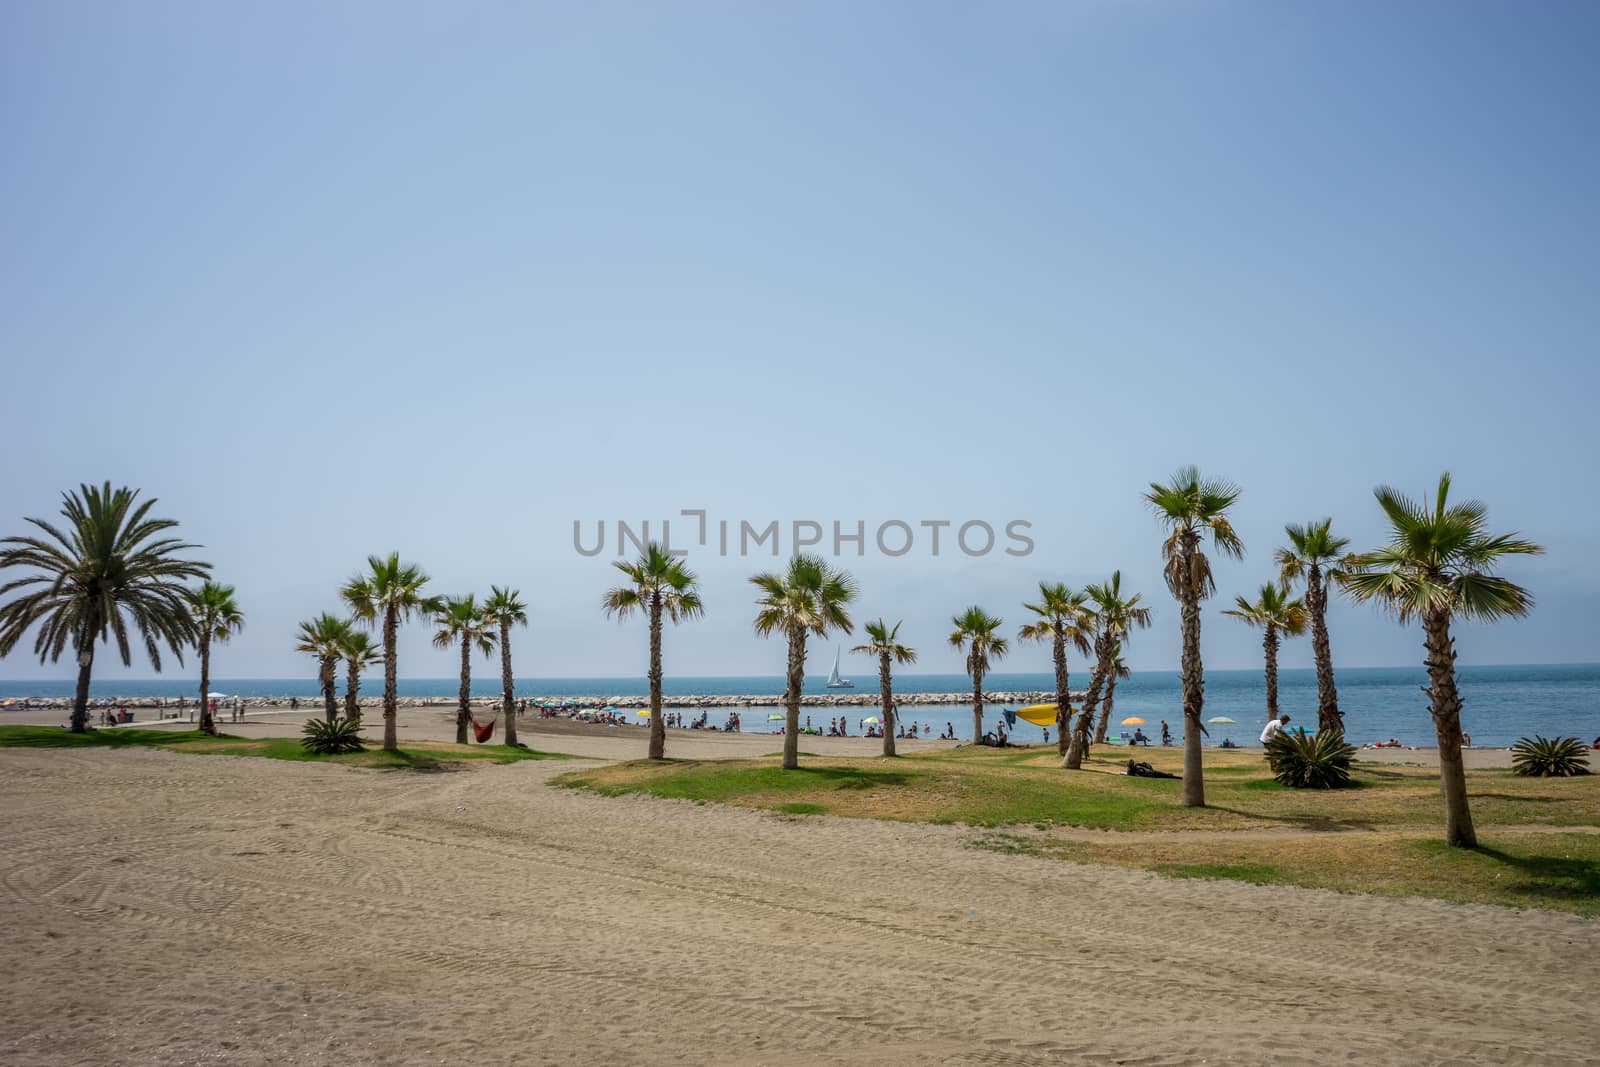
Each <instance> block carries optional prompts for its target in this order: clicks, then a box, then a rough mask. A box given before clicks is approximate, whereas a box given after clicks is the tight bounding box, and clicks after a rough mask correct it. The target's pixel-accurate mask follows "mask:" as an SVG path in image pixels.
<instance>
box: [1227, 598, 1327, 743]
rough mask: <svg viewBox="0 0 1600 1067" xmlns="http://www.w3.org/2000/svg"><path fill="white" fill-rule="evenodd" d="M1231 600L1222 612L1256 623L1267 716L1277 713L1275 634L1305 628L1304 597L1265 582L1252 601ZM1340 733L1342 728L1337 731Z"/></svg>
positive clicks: (1292, 633)
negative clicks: (1264, 662)
mask: <svg viewBox="0 0 1600 1067" xmlns="http://www.w3.org/2000/svg"><path fill="white" fill-rule="evenodd" d="M1234 603H1235V604H1237V605H1238V607H1234V608H1228V609H1226V610H1225V611H1223V614H1224V615H1232V616H1233V617H1234V618H1236V619H1241V620H1243V622H1244V623H1245V625H1247V626H1259V627H1261V629H1262V631H1263V632H1262V636H1261V648H1262V650H1263V651H1264V652H1265V653H1266V660H1267V718H1269V719H1276V718H1277V717H1278V643H1279V641H1280V640H1281V638H1280V637H1279V634H1282V635H1283V636H1285V637H1299V636H1300V635H1301V634H1303V633H1305V632H1306V623H1307V621H1308V620H1307V616H1308V615H1309V612H1307V611H1306V605H1305V601H1303V600H1290V599H1289V592H1288V590H1286V589H1285V588H1284V587H1283V586H1281V585H1274V584H1273V583H1271V582H1268V583H1267V584H1266V585H1263V586H1262V587H1261V592H1260V593H1259V594H1257V595H1256V602H1255V603H1254V604H1252V603H1250V601H1248V600H1246V599H1245V598H1244V597H1242V596H1241V597H1235V598H1234ZM1339 732H1340V733H1343V731H1342V730H1341V731H1339Z"/></svg>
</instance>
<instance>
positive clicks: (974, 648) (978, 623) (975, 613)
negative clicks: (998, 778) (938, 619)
mask: <svg viewBox="0 0 1600 1067" xmlns="http://www.w3.org/2000/svg"><path fill="white" fill-rule="evenodd" d="M950 621H951V623H953V624H954V625H955V629H954V630H952V631H951V632H950V645H951V647H953V648H957V649H960V650H961V651H963V652H965V653H966V654H967V673H968V674H969V675H971V676H972V743H973V744H975V745H976V744H977V743H978V742H980V741H982V740H983V676H984V675H985V674H988V673H989V668H990V667H991V666H993V665H994V663H995V662H996V661H998V660H1000V659H1002V658H1004V656H1005V654H1006V653H1007V652H1008V651H1010V646H1009V645H1007V643H1006V639H1005V638H1004V637H1001V636H1000V634H999V632H998V631H999V629H1000V626H1001V624H1002V622H1003V620H1001V619H1000V618H998V617H997V616H994V615H990V614H989V613H988V612H987V611H984V610H983V609H982V608H980V607H978V606H977V605H973V606H972V607H970V608H968V609H967V610H966V611H963V612H962V613H961V614H960V615H954V616H951V618H950Z"/></svg>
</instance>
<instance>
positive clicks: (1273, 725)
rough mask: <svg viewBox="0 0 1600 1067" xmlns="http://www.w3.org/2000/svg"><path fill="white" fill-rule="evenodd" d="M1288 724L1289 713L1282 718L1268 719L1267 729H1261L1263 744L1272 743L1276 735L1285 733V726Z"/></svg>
mask: <svg viewBox="0 0 1600 1067" xmlns="http://www.w3.org/2000/svg"><path fill="white" fill-rule="evenodd" d="M1288 725H1289V716H1287V715H1285V716H1284V717H1283V718H1281V719H1268V720H1267V726H1266V729H1264V730H1262V731H1261V743H1262V744H1263V745H1265V744H1268V743H1270V742H1271V741H1272V739H1273V738H1274V737H1277V736H1278V735H1279V734H1281V733H1283V728H1284V727H1285V726H1288Z"/></svg>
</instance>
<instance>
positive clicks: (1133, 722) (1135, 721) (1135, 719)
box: [1122, 715, 1144, 726]
mask: <svg viewBox="0 0 1600 1067" xmlns="http://www.w3.org/2000/svg"><path fill="white" fill-rule="evenodd" d="M1122 725H1124V726H1143V725H1144V720H1143V719H1141V718H1139V716H1137V715H1129V716H1128V717H1127V718H1126V719H1123V720H1122Z"/></svg>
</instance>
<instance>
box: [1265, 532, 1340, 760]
mask: <svg viewBox="0 0 1600 1067" xmlns="http://www.w3.org/2000/svg"><path fill="white" fill-rule="evenodd" d="M1332 527H1333V520H1332V519H1322V520H1320V521H1318V522H1308V523H1306V524H1305V525H1304V526H1296V525H1294V524H1293V523H1291V524H1289V525H1288V526H1285V527H1284V528H1283V530H1284V533H1286V534H1288V535H1289V547H1287V548H1280V549H1278V552H1277V557H1276V558H1277V561H1278V567H1279V577H1280V578H1281V579H1282V580H1283V582H1284V584H1285V585H1288V584H1289V583H1291V582H1294V581H1297V580H1299V579H1300V578H1302V577H1303V578H1304V579H1305V580H1306V596H1305V601H1306V611H1307V612H1309V613H1310V616H1311V656H1312V659H1314V660H1315V661H1316V664H1317V732H1318V733H1333V732H1337V733H1341V734H1342V733H1344V714H1343V713H1342V712H1340V711H1339V690H1338V689H1337V688H1336V687H1335V686H1334V684H1333V650H1332V649H1331V648H1330V647H1329V645H1328V618H1327V612H1328V586H1329V585H1330V584H1332V583H1337V582H1341V581H1343V580H1344V575H1345V570H1346V568H1347V567H1348V566H1349V564H1350V557H1348V556H1347V555H1346V553H1345V549H1347V548H1349V547H1350V541H1349V539H1348V538H1344V537H1335V536H1333V529H1332Z"/></svg>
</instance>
